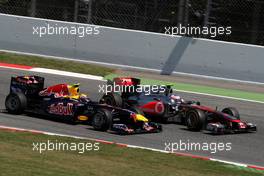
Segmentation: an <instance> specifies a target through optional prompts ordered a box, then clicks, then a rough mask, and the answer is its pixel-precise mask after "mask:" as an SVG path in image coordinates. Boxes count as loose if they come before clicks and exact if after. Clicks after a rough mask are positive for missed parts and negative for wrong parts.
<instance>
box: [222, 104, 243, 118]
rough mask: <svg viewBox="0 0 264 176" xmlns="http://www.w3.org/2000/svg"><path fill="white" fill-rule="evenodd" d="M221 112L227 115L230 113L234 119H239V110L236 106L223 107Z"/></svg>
mask: <svg viewBox="0 0 264 176" xmlns="http://www.w3.org/2000/svg"><path fill="white" fill-rule="evenodd" d="M222 112H223V113H226V114H228V115H231V116H233V117H235V118H236V119H240V115H239V112H238V110H237V109H236V108H233V107H228V108H224V109H223V110H222Z"/></svg>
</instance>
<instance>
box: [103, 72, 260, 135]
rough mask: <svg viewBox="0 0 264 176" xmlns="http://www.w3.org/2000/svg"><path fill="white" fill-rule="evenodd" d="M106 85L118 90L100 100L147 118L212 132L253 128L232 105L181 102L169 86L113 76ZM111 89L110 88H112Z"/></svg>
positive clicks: (242, 130) (240, 130)
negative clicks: (152, 84)
mask: <svg viewBox="0 0 264 176" xmlns="http://www.w3.org/2000/svg"><path fill="white" fill-rule="evenodd" d="M108 85H111V86H113V87H116V86H120V87H121V88H120V87H119V90H121V91H120V92H119V93H116V92H114V91H113V92H109V93H106V94H105V95H104V96H103V97H102V99H101V101H102V102H105V103H107V104H109V105H112V106H117V107H123V108H129V107H130V108H132V109H133V108H134V111H135V112H137V113H140V114H143V115H145V116H146V117H148V118H151V119H156V120H159V121H163V122H178V123H182V124H185V125H186V126H187V128H188V129H189V130H193V131H200V130H208V131H211V132H213V133H215V134H223V133H235V132H251V131H256V130H257V127H256V125H255V124H252V123H248V122H244V121H242V120H240V115H239V112H238V111H237V110H236V108H234V107H227V108H224V109H223V110H222V111H218V110H217V109H214V108H211V107H208V106H202V105H201V104H200V102H194V101H185V100H183V99H182V98H181V97H180V96H178V95H175V94H173V91H172V89H171V86H165V85H164V86H148V89H144V88H142V87H144V85H140V80H139V79H136V78H129V77H124V78H114V80H113V81H110V80H108ZM114 89H115V88H113V89H112V90H114Z"/></svg>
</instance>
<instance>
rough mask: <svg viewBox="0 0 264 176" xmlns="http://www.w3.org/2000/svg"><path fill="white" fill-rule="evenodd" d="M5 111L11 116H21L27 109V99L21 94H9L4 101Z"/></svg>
mask: <svg viewBox="0 0 264 176" xmlns="http://www.w3.org/2000/svg"><path fill="white" fill-rule="evenodd" d="M5 106H6V110H7V111H8V112H9V113H12V114H21V113H23V112H24V110H25V109H26V107H27V98H26V96H25V95H24V94H23V93H20V92H17V93H10V94H9V95H8V96H7V97H6V100H5Z"/></svg>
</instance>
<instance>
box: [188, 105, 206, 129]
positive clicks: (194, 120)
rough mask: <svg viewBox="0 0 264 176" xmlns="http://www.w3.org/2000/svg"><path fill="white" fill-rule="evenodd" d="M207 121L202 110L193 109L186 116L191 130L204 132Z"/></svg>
mask: <svg viewBox="0 0 264 176" xmlns="http://www.w3.org/2000/svg"><path fill="white" fill-rule="evenodd" d="M205 121H206V115H205V113H204V112H203V111H202V110H200V109H191V110H189V111H188V112H187V114H186V125H187V128H188V129H189V130H192V131H200V130H202V128H203V126H204V124H205Z"/></svg>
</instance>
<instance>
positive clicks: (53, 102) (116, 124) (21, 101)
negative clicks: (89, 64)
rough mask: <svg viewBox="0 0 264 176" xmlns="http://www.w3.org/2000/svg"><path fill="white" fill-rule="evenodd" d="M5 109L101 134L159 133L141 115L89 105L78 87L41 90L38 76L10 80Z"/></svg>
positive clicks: (120, 109) (156, 127)
mask: <svg viewBox="0 0 264 176" xmlns="http://www.w3.org/2000/svg"><path fill="white" fill-rule="evenodd" d="M5 106H6V109H7V111H8V112H9V113H12V114H21V113H23V112H31V113H34V114H39V115H44V116H48V117H51V118H62V119H67V120H69V121H71V122H78V121H86V122H89V123H90V124H92V126H93V127H94V129H95V130H100V131H107V130H112V131H115V132H118V133H120V134H133V133H144V132H146V133H147V132H160V131H161V130H162V127H161V125H160V124H158V123H154V122H149V120H148V119H147V118H145V117H144V116H143V115H141V114H137V113H135V112H133V111H131V110H129V109H123V108H120V107H113V106H109V105H107V104H99V103H98V102H94V101H91V100H90V99H89V98H88V97H87V96H86V95H85V94H80V93H79V84H74V85H68V84H57V85H54V86H50V87H47V88H44V78H42V77H39V76H17V77H12V78H11V84H10V93H9V95H8V96H7V97H6V101H5Z"/></svg>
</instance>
